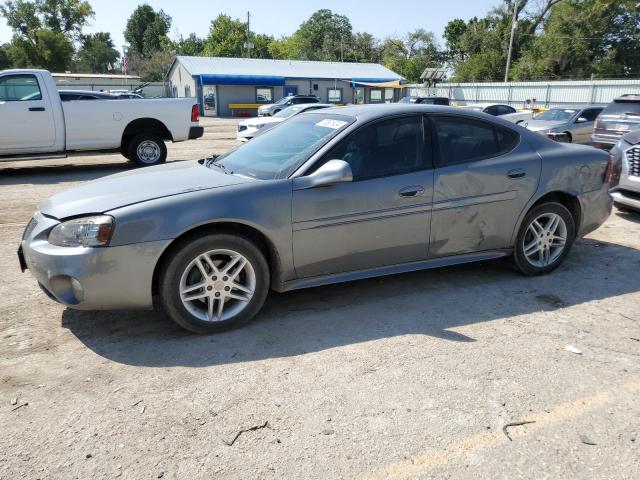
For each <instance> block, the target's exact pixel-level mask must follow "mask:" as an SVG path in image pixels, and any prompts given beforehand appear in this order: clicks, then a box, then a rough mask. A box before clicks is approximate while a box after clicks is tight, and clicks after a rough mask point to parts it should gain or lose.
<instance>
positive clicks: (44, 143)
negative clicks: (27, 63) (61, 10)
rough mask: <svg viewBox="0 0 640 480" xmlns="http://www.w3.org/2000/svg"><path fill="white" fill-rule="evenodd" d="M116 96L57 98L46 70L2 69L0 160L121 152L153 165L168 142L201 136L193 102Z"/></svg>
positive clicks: (164, 155)
mask: <svg viewBox="0 0 640 480" xmlns="http://www.w3.org/2000/svg"><path fill="white" fill-rule="evenodd" d="M67 93H68V92H67ZM76 93H77V92H76ZM114 98H117V97H115V96H113V95H105V94H100V95H97V94H96V95H75V97H74V95H68V94H66V93H63V94H62V96H61V93H60V92H59V91H58V89H57V87H56V83H55V81H54V80H53V77H52V76H51V74H50V73H49V72H48V71H46V70H34V69H25V70H3V71H0V162H1V161H12V160H26V159H29V160H32V159H44V158H65V157H67V156H70V155H77V154H81V153H86V152H96V151H98V152H120V153H122V155H123V156H124V157H126V158H127V159H128V160H130V161H131V162H133V163H135V164H137V165H141V166H147V165H156V164H159V163H162V162H164V161H165V160H166V158H167V147H166V145H165V142H166V141H167V140H170V141H173V142H180V141H183V140H187V139H194V138H199V137H201V136H202V134H203V128H202V127H201V126H200V125H199V119H200V111H199V109H198V105H197V104H196V103H195V102H194V100H193V99H190V98H153V99H147V100H144V101H140V100H128V99H125V100H117V101H114V100H113V99H114ZM89 99H90V101H87V100H89Z"/></svg>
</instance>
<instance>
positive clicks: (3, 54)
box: [0, 45, 11, 70]
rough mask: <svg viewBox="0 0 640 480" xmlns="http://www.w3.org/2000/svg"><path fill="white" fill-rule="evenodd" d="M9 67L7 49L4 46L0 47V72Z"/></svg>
mask: <svg viewBox="0 0 640 480" xmlns="http://www.w3.org/2000/svg"><path fill="white" fill-rule="evenodd" d="M10 67H11V61H10V60H9V55H7V49H6V47H5V45H0V70H4V69H5V68H10Z"/></svg>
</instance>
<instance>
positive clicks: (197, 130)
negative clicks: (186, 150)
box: [189, 127, 204, 140]
mask: <svg viewBox="0 0 640 480" xmlns="http://www.w3.org/2000/svg"><path fill="white" fill-rule="evenodd" d="M202 135H204V127H191V128H189V140H195V139H196V138H200V137H201V136H202Z"/></svg>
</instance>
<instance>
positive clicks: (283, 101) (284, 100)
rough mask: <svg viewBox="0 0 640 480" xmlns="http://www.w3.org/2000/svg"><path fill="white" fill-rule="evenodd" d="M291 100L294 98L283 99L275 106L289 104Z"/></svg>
mask: <svg viewBox="0 0 640 480" xmlns="http://www.w3.org/2000/svg"><path fill="white" fill-rule="evenodd" d="M291 98H293V97H282V98H281V99H280V100H278V101H277V102H276V103H275V104H276V105H284V104H285V103H287V102H288V101H289V100H291Z"/></svg>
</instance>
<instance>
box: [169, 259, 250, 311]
mask: <svg viewBox="0 0 640 480" xmlns="http://www.w3.org/2000/svg"><path fill="white" fill-rule="evenodd" d="M179 288H180V299H181V301H182V305H183V306H184V308H185V309H186V310H187V311H188V312H189V313H191V314H192V315H193V316H195V317H196V318H198V319H200V320H204V321H207V322H221V321H225V320H229V319H231V318H233V317H235V316H236V315H238V314H239V313H240V312H242V311H243V310H244V309H245V308H246V307H247V305H248V304H249V302H250V301H251V299H252V298H253V294H254V291H255V288H256V274H255V270H254V268H253V266H252V265H251V263H250V262H249V260H248V259H247V258H246V257H245V256H243V255H241V254H239V253H238V252H234V251H232V250H225V249H217V250H211V251H208V252H206V253H203V254H200V255H198V256H197V257H196V258H195V259H193V260H192V261H191V262H190V263H189V265H187V267H186V268H185V270H184V272H183V274H182V276H181V278H180V287H179Z"/></svg>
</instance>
